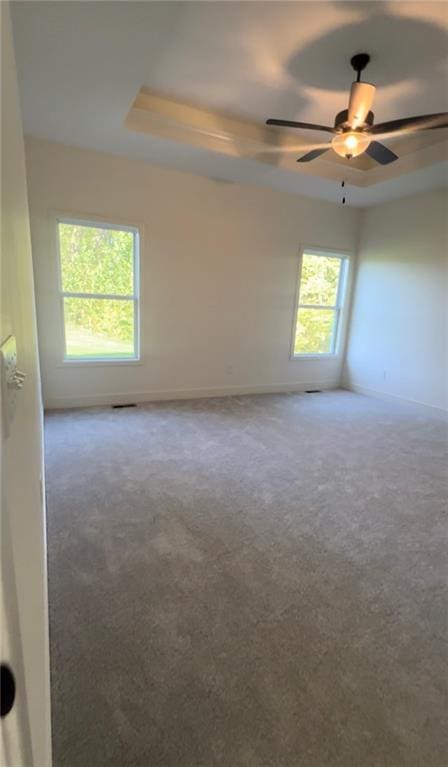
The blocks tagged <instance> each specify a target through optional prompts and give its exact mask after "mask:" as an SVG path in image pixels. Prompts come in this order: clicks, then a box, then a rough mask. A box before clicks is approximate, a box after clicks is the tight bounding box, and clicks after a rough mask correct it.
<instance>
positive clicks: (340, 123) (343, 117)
mask: <svg viewBox="0 0 448 767" xmlns="http://www.w3.org/2000/svg"><path fill="white" fill-rule="evenodd" d="M374 119H375V115H374V113H373V112H368V113H367V116H366V119H365V121H364V122H365V124H366V125H373V121H374ZM347 120H348V109H343V110H342V112H338V113H337V115H336V117H335V118H334V127H335V128H339V130H344V127H345V128H346V129H347V130H349V129H350V126H349V124H348V122H347Z"/></svg>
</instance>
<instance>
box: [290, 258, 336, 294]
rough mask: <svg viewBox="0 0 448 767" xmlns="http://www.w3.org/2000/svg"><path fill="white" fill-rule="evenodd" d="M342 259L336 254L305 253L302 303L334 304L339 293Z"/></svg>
mask: <svg viewBox="0 0 448 767" xmlns="http://www.w3.org/2000/svg"><path fill="white" fill-rule="evenodd" d="M341 264H342V261H341V259H340V258H335V257H334V256H313V255H311V254H310V253H304V254H303V259H302V276H301V279H300V303H301V304H324V305H327V306H334V305H335V304H336V300H337V295H338V283H339V275H340V272H341Z"/></svg>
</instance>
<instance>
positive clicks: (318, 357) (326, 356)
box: [289, 354, 340, 362]
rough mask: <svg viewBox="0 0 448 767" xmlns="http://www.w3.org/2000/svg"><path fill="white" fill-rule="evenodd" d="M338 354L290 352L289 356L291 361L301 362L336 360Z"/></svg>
mask: <svg viewBox="0 0 448 767" xmlns="http://www.w3.org/2000/svg"><path fill="white" fill-rule="evenodd" d="M339 357H340V355H339V354H292V355H291V356H290V358H289V359H290V361H291V362H301V361H302V360H303V361H306V360H337V359H339Z"/></svg>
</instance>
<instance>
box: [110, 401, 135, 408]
mask: <svg viewBox="0 0 448 767" xmlns="http://www.w3.org/2000/svg"><path fill="white" fill-rule="evenodd" d="M112 407H113V408H114V410H117V409H118V408H120V409H121V408H123V407H137V405H136V404H135V402H129V404H128V405H112Z"/></svg>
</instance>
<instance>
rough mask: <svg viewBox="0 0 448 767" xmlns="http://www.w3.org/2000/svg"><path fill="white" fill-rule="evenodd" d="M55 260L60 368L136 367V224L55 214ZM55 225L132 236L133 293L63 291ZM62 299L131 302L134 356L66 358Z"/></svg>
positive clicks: (138, 232) (138, 299)
mask: <svg viewBox="0 0 448 767" xmlns="http://www.w3.org/2000/svg"><path fill="white" fill-rule="evenodd" d="M55 218H56V227H55V228H56V257H57V278H58V293H59V307H60V310H59V316H60V320H61V325H60V327H61V335H60V337H61V341H62V350H61V351H62V354H61V361H60V363H59V364H60V365H61V366H63V367H66V366H67V365H82V366H84V365H87V366H91V365H140V364H142V363H141V354H140V341H141V338H140V302H141V295H140V249H141V239H142V237H141V229H140V227H139V226H137V225H131V224H122V223H119V222H117V221H110V220H107V219H96V218H93V217H90V216H89V217H86V216H77V215H65V214H59V213H58V214H57V215H56V217H55ZM59 224H71V225H73V226H90V227H92V228H94V229H108V230H113V231H119V232H131V233H132V234H133V259H132V269H133V286H134V291H133V294H132V295H131V294H130V295H122V294H118V295H117V294H114V293H76V292H75V293H74V292H72V291H64V290H63V285H62V261H61V247H60V237H59ZM65 298H86V299H95V300H96V299H100V300H104V299H109V300H119V301H132V302H133V307H134V311H133V315H134V356H132V357H107V356H106V355H104V356H103V355H101V356H98V357H93V356H92V357H67V341H66V328H65V312H64V299H65Z"/></svg>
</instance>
